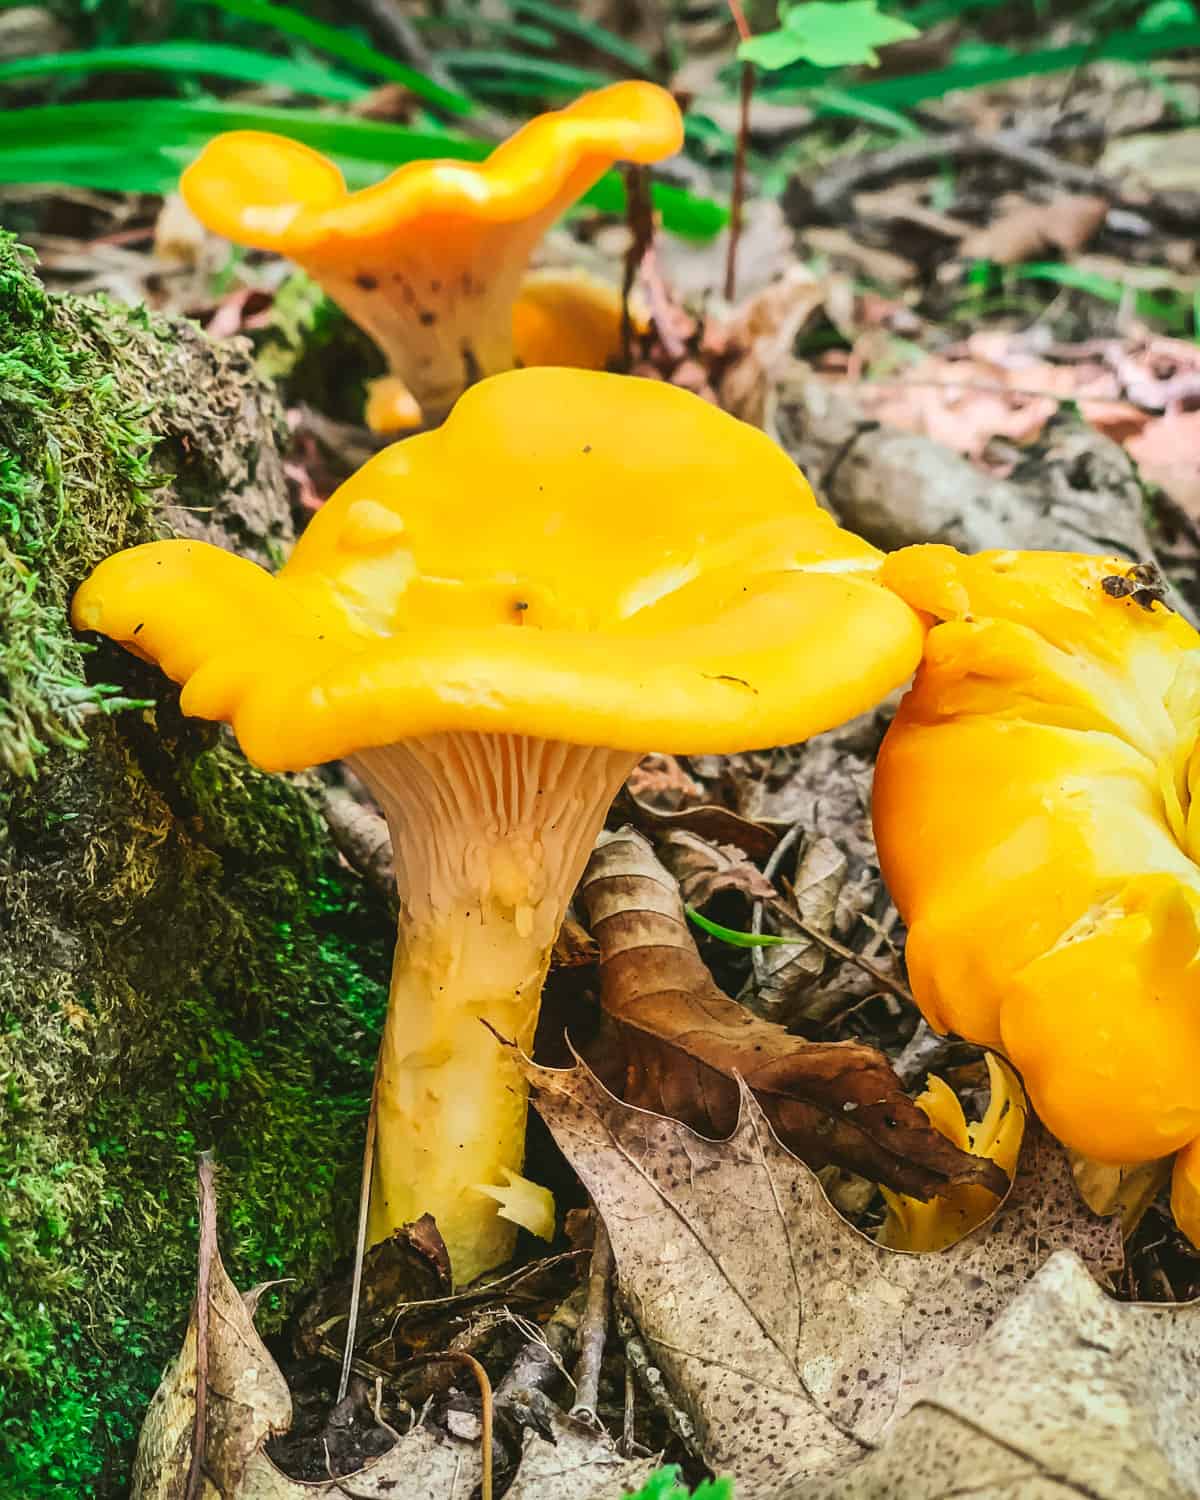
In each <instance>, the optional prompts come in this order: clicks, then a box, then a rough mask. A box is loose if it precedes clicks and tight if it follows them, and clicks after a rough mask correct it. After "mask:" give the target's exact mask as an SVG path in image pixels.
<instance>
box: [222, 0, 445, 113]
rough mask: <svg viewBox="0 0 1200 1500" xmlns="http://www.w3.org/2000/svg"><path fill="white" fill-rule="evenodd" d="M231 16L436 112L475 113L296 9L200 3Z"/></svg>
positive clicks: (260, 3)
mask: <svg viewBox="0 0 1200 1500" xmlns="http://www.w3.org/2000/svg"><path fill="white" fill-rule="evenodd" d="M202 3H205V4H208V5H213V6H215V7H216V8H217V9H218V10H223V11H225V12H226V13H227V14H229V15H232V16H241V17H242V19H243V20H246V21H257V22H259V23H260V24H261V25H263V26H267V27H270V28H271V30H272V31H276V32H282V33H283V35H284V36H292V37H295V38H296V39H297V40H298V41H302V42H306V43H307V44H308V45H309V46H310V47H315V48H317V50H318V51H320V52H325V53H328V55H329V56H330V57H339V58H341V60H342V62H345V63H349V64H350V65H351V67H355V68H358V69H360V70H361V71H362V72H363V73H366V74H367V75H368V76H369V77H372V78H386V79H388V80H389V81H390V82H392V83H400V84H403V85H404V87H405V88H406V89H408V90H409V92H410V93H412V94H415V95H416V97H417V98H418V99H424V100H425V102H426V103H427V104H432V105H434V106H435V107H436V108H438V109H444V110H447V111H448V112H449V113H451V114H456V115H469V114H472V113H474V110H475V101H474V100H473V99H470V98H468V97H467V96H466V95H465V94H458V93H455V92H454V90H452V89H448V88H443V86H442V85H441V84H440V83H435V82H434V80H433V79H432V78H426V77H425V75H424V73H419V72H418V71H417V69H416V68H410V67H408V66H406V65H405V64H404V63H402V62H397V61H396V59H395V58H394V57H389V56H388V55H387V53H386V52H380V51H379V50H378V49H377V48H375V47H371V46H368V45H367V43H366V42H360V41H359V40H358V38H357V37H355V36H352V35H351V34H350V33H349V32H347V31H345V30H344V29H342V28H339V27H336V26H326V25H324V24H323V23H322V22H321V21H314V20H312V19H311V17H309V16H306V15H304V14H302V13H301V12H300V11H299V10H298V9H297V8H296V7H295V6H291V5H273V4H272V3H271V0H202Z"/></svg>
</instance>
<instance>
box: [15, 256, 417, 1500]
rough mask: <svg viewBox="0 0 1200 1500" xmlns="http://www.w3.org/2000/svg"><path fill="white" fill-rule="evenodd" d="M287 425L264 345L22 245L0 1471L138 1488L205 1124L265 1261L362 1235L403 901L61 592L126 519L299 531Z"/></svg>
mask: <svg viewBox="0 0 1200 1500" xmlns="http://www.w3.org/2000/svg"><path fill="white" fill-rule="evenodd" d="M280 433H281V413H280V411H279V408H278V406H277V405H276V403H275V402H274V400H273V398H272V397H271V396H270V395H269V393H268V392H267V391H266V389H265V388H264V387H263V386H262V385H261V383H260V382H259V380H258V379H257V377H256V375H255V374H254V371H253V368H252V365H251V363H250V360H249V358H248V355H247V352H246V349H245V346H244V345H241V344H239V343H237V342H233V343H229V344H222V345H215V344H213V343H211V342H209V341H208V340H207V339H206V338H205V337H204V335H203V334H202V333H201V332H200V331H199V330H198V329H196V328H195V327H194V326H192V325H190V324H187V323H183V322H178V321H172V320H167V319H162V318H158V317H153V316H150V315H148V314H146V313H144V312H136V311H135V312H131V311H130V310H128V309H126V308H119V307H116V306H113V305H111V304H106V303H104V302H101V301H95V300H90V299H78V298H72V297H69V296H63V297H52V296H47V294H46V292H45V291H44V289H43V288H42V286H41V284H40V283H39V282H38V280H37V279H36V276H35V274H34V272H33V269H32V265H31V262H30V261H29V260H28V259H27V258H26V257H25V256H24V255H23V254H22V253H21V252H20V250H19V249H18V248H17V247H16V245H15V244H14V243H13V242H12V241H11V240H0V1496H4V1497H9V1496H12V1497H17V1496H20V1497H22V1500H43V1497H46V1500H48V1497H56V1500H57V1497H62V1500H68V1497H69V1500H80V1497H84V1496H93V1495H94V1496H98V1497H117V1496H120V1495H122V1494H123V1493H125V1490H126V1486H127V1476H128V1470H129V1464H130V1459H131V1456H132V1447H133V1443H134V1440H135V1438H136V1431H137V1426H138V1423H139V1420H140V1416H141V1413H142V1411H143V1409H144V1406H145V1403H146V1401H147V1399H148V1398H149V1396H150V1394H151V1393H152V1391H153V1389H154V1387H155V1385H156V1383H157V1380H158V1377H159V1374H160V1372H161V1368H162V1364H163V1362H164V1360H165V1358H166V1357H167V1356H168V1355H169V1354H170V1353H172V1352H173V1351H174V1350H175V1349H176V1348H177V1346H178V1344H179V1340H180V1335H181V1332H182V1329H183V1326H184V1324H185V1322H186V1318H187V1313H188V1305H189V1302H190V1300H191V1295H192V1289H193V1280H194V1265H195V1246H196V1208H195V1190H194V1181H195V1153H196V1152H197V1150H198V1149H201V1148H204V1147H213V1148H214V1149H215V1151H216V1153H217V1157H218V1160H219V1162H220V1163H221V1167H222V1172H223V1180H222V1184H221V1201H222V1210H223V1212H222V1217H223V1223H222V1226H221V1231H222V1232H221V1238H222V1244H223V1246H224V1247H225V1249H226V1252H227V1257H226V1258H227V1260H228V1261H229V1264H230V1271H231V1273H232V1274H233V1275H234V1277H235V1278H236V1280H237V1281H238V1282H239V1284H241V1285H249V1284H252V1283H254V1282H256V1281H261V1280H267V1279H273V1278H277V1277H287V1276H290V1277H296V1278H298V1279H299V1280H300V1282H302V1283H303V1282H304V1281H306V1280H310V1279H311V1278H313V1277H314V1276H315V1275H317V1274H319V1273H320V1271H321V1270H322V1269H323V1268H324V1267H325V1266H326V1265H327V1264H328V1263H329V1261H330V1260H331V1258H332V1257H333V1255H334V1254H335V1253H336V1252H337V1251H338V1250H339V1249H344V1248H346V1246H347V1245H348V1243H349V1240H350V1239H351V1238H352V1236H353V1229H354V1222H353V1221H354V1202H355V1195H356V1190H357V1174H358V1165H359V1154H360V1151H361V1141H362V1132H363V1124H364V1120H365V1113H366V1104H367V1096H368V1092H369V1087H370V1078H371V1068H372V1064H373V1060H374V1051H375V1042H376V1035H377V1030H378V1026H379V1023H380V1021H381V1019H382V1014H383V1009H384V1006H385V1002H386V980H387V969H388V962H389V956H390V943H391V934H390V928H389V923H388V920H387V916H386V913H385V911H384V909H383V906H382V901H381V898H378V897H375V896H372V895H371V893H370V891H369V890H366V889H364V887H363V886H362V884H361V882H359V881H357V880H356V879H355V878H354V877H352V876H350V875H349V874H348V873H347V872H346V870H345V868H344V867H340V866H339V864H338V861H337V859H336V856H335V855H334V853H333V852H332V850H331V847H330V845H329V843H328V840H327V838H326V836H325V829H324V826H323V824H322V822H321V819H320V816H319V812H318V808H317V804H316V801H315V798H314V795H313V792H312V789H311V786H309V785H307V784H305V783H304V782H303V781H301V780H295V779H292V780H288V779H284V778H282V777H275V776H265V775H263V774H261V773H259V772H257V771H256V770H254V769H253V768H252V767H251V766H249V765H248V764H247V763H246V761H245V760H244V759H243V758H242V757H241V756H240V754H239V753H238V751H237V749H236V747H235V746H234V745H233V744H232V742H231V741H230V740H229V738H228V737H227V736H226V735H225V734H224V732H223V731H218V730H217V729H215V728H213V727H212V726H208V725H203V724H199V723H197V722H195V721H191V720H186V719H184V718H183V717H182V716H181V715H180V713H179V710H178V704H177V697H176V694H175V692H174V690H173V689H171V688H170V687H169V685H167V684H165V683H164V681H163V680H162V679H161V677H160V676H159V675H158V674H157V673H156V672H154V671H152V670H151V669H150V668H148V667H146V666H144V665H143V664H142V663H140V662H138V661H137V660H136V659H135V658H133V657H131V656H128V655H127V654H125V653H124V652H121V651H119V650H117V649H115V648H113V647H111V646H107V645H97V644H96V643H95V642H93V643H90V644H89V643H86V642H81V641H79V640H78V639H77V638H76V637H75V635H74V634H73V632H72V631H71V629H70V626H69V624H68V620H67V608H68V604H69V600H70V596H71V594H72V591H73V590H74V588H75V586H76V585H77V584H78V582H79V581H80V579H81V578H82V577H83V576H84V575H85V574H86V573H87V571H88V570H89V569H90V568H91V567H92V566H93V565H94V564H95V563H97V562H98V561H99V560H100V559H101V558H103V557H104V556H106V555H107V554H108V553H110V552H111V551H113V550H114V549H116V548H118V547H122V546H128V545H131V544H133V543H137V542H142V541H147V540H150V539H152V538H154V537H158V536H162V535H169V534H171V532H172V530H174V531H184V532H187V533H189V534H193V535H197V534H202V535H205V536H206V537H208V538H209V539H210V540H214V541H217V542H220V543H223V544H224V545H228V546H231V547H235V548H236V549H237V550H239V551H241V552H243V553H246V554H247V555H250V556H254V557H257V558H259V559H260V560H268V559H271V558H274V557H276V556H277V555H278V554H279V553H280V552H281V551H282V550H284V549H285V548H286V545H287V542H288V540H289V537H290V521H289V518H288V507H287V501H286V495H285V492H284V486H283V479H282V469H281V462H280V456H279V448H278V439H279V436H280ZM286 1297H287V1291H286V1289H284V1290H283V1291H282V1292H281V1294H280V1296H279V1298H278V1299H277V1311H276V1316H277V1317H278V1316H279V1314H280V1311H281V1310H282V1307H283V1305H284V1304H285V1302H286Z"/></svg>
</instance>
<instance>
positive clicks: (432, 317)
mask: <svg viewBox="0 0 1200 1500" xmlns="http://www.w3.org/2000/svg"><path fill="white" fill-rule="evenodd" d="M417 317H418V318H419V319H420V320H421V322H422V323H423V324H424V326H425V327H426V328H428V327H429V326H430V325H431V324H433V323H436V322H437V313H435V312H430V311H429V309H428V308H427V307H423V308H422V309H421V311H420V312H419V313H418V314H417Z"/></svg>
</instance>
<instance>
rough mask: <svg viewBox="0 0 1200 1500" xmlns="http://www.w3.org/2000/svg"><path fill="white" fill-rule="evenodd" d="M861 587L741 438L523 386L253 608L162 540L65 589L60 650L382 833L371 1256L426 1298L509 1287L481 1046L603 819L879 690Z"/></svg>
mask: <svg viewBox="0 0 1200 1500" xmlns="http://www.w3.org/2000/svg"><path fill="white" fill-rule="evenodd" d="M881 562H882V558H881V556H880V554H879V553H877V552H876V551H875V550H874V549H873V548H872V547H870V546H868V545H867V543H865V542H863V541H861V540H859V539H858V538H857V537H855V536H852V535H850V534H849V533H848V532H845V531H842V530H841V529H840V528H839V527H838V526H837V525H836V524H835V523H834V521H833V520H832V519H831V517H830V516H829V515H828V514H826V512H824V511H823V510H821V509H820V508H819V507H818V506H817V504H816V502H815V501H814V499H813V496H812V492H811V491H810V489H809V488H808V485H807V484H806V483H805V481H804V478H803V476H802V475H801V473H800V472H799V470H798V469H796V468H795V466H794V465H793V464H792V463H791V461H790V460H789V459H788V458H787V457H786V456H785V455H784V454H783V453H782V452H781V451H780V450H779V449H778V448H777V447H776V446H775V445H774V444H773V443H771V442H770V440H769V439H768V438H767V437H766V436H765V435H764V434H763V433H761V432H759V431H757V430H755V429H753V428H751V427H748V426H746V425H745V424H743V423H741V422H738V421H736V420H735V419H734V418H733V417H730V416H728V415H726V414H725V413H723V412H720V411H718V410H716V409H715V408H714V407H712V406H710V405H708V404H707V403H706V402H704V401H702V400H700V399H699V398H698V397H695V396H692V395H689V394H687V393H685V392H683V391H680V390H677V389H675V388H673V387H670V386H667V385H664V384H661V383H659V382H656V381H647V380H638V379H634V378H632V377H629V376H620V375H609V374H603V373H594V372H590V371H582V370H558V369H543V370H519V371H513V372H510V373H508V374H506V375H498V376H495V377H493V378H492V379H490V380H487V381H484V382H482V383H481V384H479V385H477V386H475V387H474V388H473V389H471V390H470V391H468V392H467V394H466V395H465V396H463V398H462V399H461V401H460V402H459V403H458V405H457V406H456V408H455V409H454V411H453V413H452V414H451V416H450V418H449V420H448V421H447V422H446V423H445V425H444V426H443V427H441V428H440V429H438V430H437V431H434V432H430V433H425V434H422V435H420V436H417V437H413V438H409V439H407V440H405V441H404V442H400V443H396V444H394V445H393V446H392V447H390V448H388V449H386V450H385V451H384V452H382V453H380V454H379V455H377V456H376V457H375V458H373V459H372V460H371V461H370V462H369V463H368V464H367V465H366V466H365V467H364V468H362V469H361V470H360V471H359V472H358V473H357V474H355V475H354V477H353V478H351V479H350V480H349V481H347V483H346V484H344V485H343V486H342V488H341V489H340V490H338V492H337V493H336V494H335V495H334V496H333V498H332V499H331V500H330V501H329V502H328V504H326V505H325V506H324V508H323V509H322V510H320V511H319V512H318V513H317V514H316V516H315V517H314V518H313V520H312V521H311V522H310V524H309V527H308V529H307V531H306V532H305V533H304V535H303V536H302V537H301V539H300V541H299V543H298V545H297V546H296V549H295V551H294V552H293V554H292V556H291V558H290V559H289V561H288V562H287V564H286V566H285V567H284V568H283V570H282V571H281V572H280V573H279V574H278V576H276V577H272V576H270V575H269V574H267V573H266V572H264V571H263V570H262V569H260V568H258V567H257V566H255V565H254V564H253V563H251V562H248V561H246V560H244V559H242V558H238V557H235V556H233V555H231V554H229V553H226V552H222V551H220V550H219V549H217V548H214V547H210V546H206V545H204V544H202V543H198V542H189V541H168V542H156V543H151V544H150V545H148V546H144V547H138V548H134V549H132V550H130V551H127V552H122V553H118V554H117V555H116V556H114V557H111V558H109V559H108V560H107V561H105V562H104V563H102V564H101V565H100V566H99V567H98V568H97V569H96V571H95V572H94V573H93V574H92V576H91V577H90V578H89V579H88V580H87V581H86V582H85V583H84V585H83V586H82V587H81V589H80V590H79V592H78V594H77V595H76V598H75V603H74V620H75V623H76V625H77V626H78V627H79V628H81V629H90V630H99V631H102V632H104V633H105V634H107V635H109V636H112V637H113V638H115V639H116V640H118V641H120V642H122V643H124V644H127V645H129V646H131V647H133V648H134V649H136V650H137V651H138V652H139V654H141V655H144V656H148V657H150V658H151V659H153V660H155V661H157V662H158V663H159V665H160V666H161V667H162V668H163V670H164V671H165V672H166V673H167V674H168V675H169V676H171V677H172V678H174V679H175V680H176V681H177V682H181V683H183V684H184V688H183V694H182V699H181V702H182V706H183V709H184V711H185V712H186V713H190V714H196V715H199V716H200V717H202V718H208V719H221V720H225V721H227V722H229V723H231V724H232V725H233V728H234V730H235V732H236V734H237V737H238V739H239V741H240V742H241V745H242V748H243V749H244V750H245V752H246V754H247V755H248V756H249V757H250V759H251V760H253V761H255V762H256V763H257V764H258V765H260V766H263V767H265V768H267V769H268V770H277V771H289V770H300V769H302V768H304V767H307V766H311V765H313V764H315V763H319V762H322V761H329V760H334V759H336V758H338V757H345V758H347V759H348V761H349V763H350V764H351V765H352V766H353V767H354V769H355V770H356V771H357V772H358V774H359V775H360V776H361V777H362V778H363V779H364V780H365V781H366V783H367V785H368V786H369V787H370V788H371V789H372V791H373V792H374V794H375V796H376V797H377V798H378V800H379V803H380V805H381V807H382V808H383V810H384V812H385V813H386V815H387V819H388V822H389V825H390V827H391V832H392V838H393V843H394V847H395V861H396V881H397V886H398V890H399V896H400V908H401V915H400V933H399V939H398V943H397V948H396V960H395V967H394V971H393V977H392V987H391V999H390V1004H389V1010H388V1017H387V1023H386V1028H385V1033H384V1038H383V1042H382V1051H381V1065H380V1074H379V1095H378V1137H377V1150H376V1168H375V1176H374V1181H373V1188H372V1199H371V1221H370V1232H371V1237H372V1239H373V1240H378V1239H380V1238H382V1237H384V1236H385V1235H387V1234H388V1233H390V1232H391V1230H392V1229H393V1228H394V1227H396V1226H397V1225H400V1224H403V1223H405V1222H407V1221H410V1220H412V1219H414V1218H416V1217H418V1216H419V1215H420V1214H422V1213H425V1212H429V1213H432V1214H433V1215H434V1217H435V1218H436V1220H437V1223H438V1227H439V1228H440V1230H441V1232H442V1235H443V1237H444V1238H445V1240H446V1243H447V1246H448V1248H449V1251H450V1257H451V1263H452V1266H453V1268H454V1272H455V1275H456V1278H457V1279H458V1280H459V1281H469V1280H470V1279H472V1278H473V1277H475V1276H477V1275H478V1274H479V1273H480V1272H482V1271H484V1270H487V1269H488V1268H490V1267H492V1266H495V1265H497V1264H499V1263H501V1262H503V1261H504V1260H505V1259H506V1258H507V1257H508V1256H509V1254H510V1253H511V1250H512V1245H513V1237H514V1234H515V1229H514V1225H513V1223H512V1222H511V1221H512V1219H513V1217H514V1216H516V1217H520V1218H521V1219H522V1221H526V1220H528V1218H529V1215H530V1212H531V1209H532V1211H533V1212H535V1213H536V1212H538V1210H539V1203H541V1204H542V1205H543V1206H544V1202H545V1197H546V1195H545V1194H542V1195H541V1198H540V1199H539V1194H538V1192H537V1191H534V1190H533V1189H532V1187H531V1185H530V1184H528V1183H526V1182H525V1181H524V1179H522V1178H521V1177H520V1175H519V1174H520V1171H521V1167H522V1160H523V1153H524V1136H525V1113H526V1086H525V1083H524V1081H523V1078H522V1074H521V1071H520V1068H519V1067H518V1063H517V1058H516V1056H515V1054H514V1052H513V1050H512V1048H511V1047H508V1046H505V1045H504V1042H505V1041H508V1042H515V1043H516V1044H517V1045H518V1046H520V1047H523V1048H528V1047H530V1045H531V1043H532V1039H533V1033H534V1027H535V1024H536V1020H537V1014H538V1004H539V998H540V993H541V988H542V982H543V979H544V977H545V973H546V968H547V964H548V962H549V956H550V950H551V946H552V944H553V942H554V938H555V934H556V932H557V929H558V926H559V923H560V921H561V919H562V915H563V912H564V910H565V908H566V904H567V901H568V900H569V898H570V896H571V892H572V889H573V888H574V886H575V884H576V882H577V880H578V878H579V876H580V874H581V872H582V870H583V866H584V864H585V862H586V860H587V858H588V855H589V853H590V851H591V848H592V845H593V843H594V841H595V838H596V834H597V832H598V831H599V829H600V827H601V825H602V823H603V820H604V816H605V812H606V810H607V808H608V805H609V802H610V801H611V799H612V797H613V795H614V794H615V792H616V791H617V789H618V788H619V787H620V785H621V782H622V781H623V779H624V778H625V776H626V775H627V773H628V772H629V770H630V768H631V767H632V766H633V765H634V763H635V762H636V761H637V759H638V758H639V756H640V755H641V754H642V753H643V752H644V751H645V750H646V749H647V748H648V747H651V746H653V747H656V748H658V749H662V750H666V751H681V752H682V751H697V752H699V751H731V750H736V749H745V748H747V747H750V746H764V745H773V744H779V743H788V742H792V741H795V740H798V739H803V738H805V737H807V736H809V735H812V734H815V733H817V732H818V731H820V730H824V729H827V728H829V727H830V726H833V725H837V724H840V723H842V722H843V721H845V720H846V719H848V718H851V717H852V716H853V715H855V714H857V713H859V712H861V711H863V710H865V709H866V708H868V707H869V706H870V705H872V704H874V703H876V702H878V701H879V700H880V699H881V698H882V697H884V696H885V695H886V694H887V693H888V692H889V691H890V690H891V689H893V688H894V687H896V686H897V685H898V684H899V683H901V682H903V681H904V680H905V678H906V677H907V676H908V675H909V673H910V672H911V671H912V670H913V667H914V666H915V664H916V662H917V660H918V658H919V656H920V651H921V641H922V627H921V624H920V621H919V620H918V618H917V616H916V615H915V614H914V613H913V611H912V610H911V609H910V608H909V606H908V605H907V604H905V603H904V602H903V601H902V600H901V599H900V598H899V597H898V596H897V595H896V594H894V593H892V592H891V591H889V590H887V589H885V588H882V587H881V586H880V584H879V582H878V573H879V568H880V564H881ZM502 1039H503V1040H502ZM535 1222H536V1221H535ZM541 1227H544V1225H543V1226H541Z"/></svg>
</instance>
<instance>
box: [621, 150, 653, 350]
mask: <svg viewBox="0 0 1200 1500" xmlns="http://www.w3.org/2000/svg"><path fill="white" fill-rule="evenodd" d="M623 175H624V178H625V220H626V223H627V224H628V225H629V249H628V250H627V251H626V252H625V272H624V275H623V276H622V278H621V367H622V369H624V370H626V371H628V369H629V368H630V366H631V365H632V364H633V314H632V312H631V311H630V309H629V298H630V295H631V293H632V292H633V284H634V282H635V281H636V280H637V275H638V271H639V269H640V268H641V264H642V260H643V258H644V257H645V254H646V252H647V250H649V249H650V247H651V245H652V244H653V243H654V209H653V206H652V204H651V202H650V174H649V173H648V172H647V170H646V168H645V167H641V166H637V165H633V164H631V165H629V166H626V167H625V168H624V169H623Z"/></svg>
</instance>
